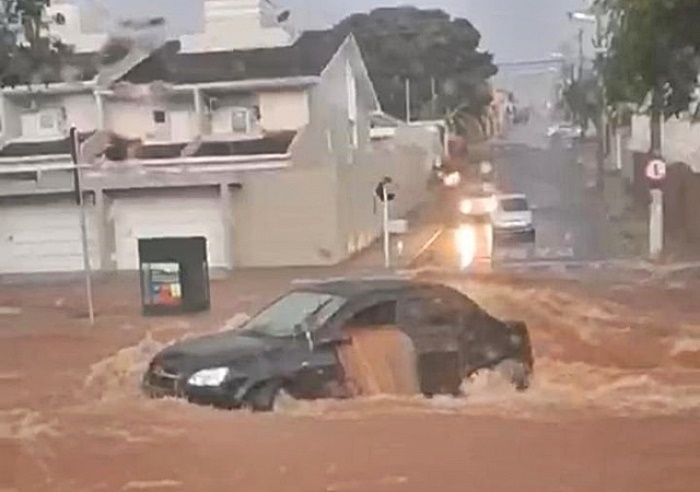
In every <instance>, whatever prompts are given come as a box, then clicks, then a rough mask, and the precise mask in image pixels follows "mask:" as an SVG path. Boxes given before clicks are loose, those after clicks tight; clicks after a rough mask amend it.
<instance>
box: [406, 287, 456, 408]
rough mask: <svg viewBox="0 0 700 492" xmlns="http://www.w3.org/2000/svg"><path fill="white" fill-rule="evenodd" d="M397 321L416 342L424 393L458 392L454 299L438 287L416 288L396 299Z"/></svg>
mask: <svg viewBox="0 0 700 492" xmlns="http://www.w3.org/2000/svg"><path fill="white" fill-rule="evenodd" d="M397 321H398V324H399V326H400V327H401V328H402V329H403V330H404V331H405V332H406V333H407V334H408V335H409V336H410V337H411V339H412V340H413V343H414V345H415V348H416V353H417V356H418V373H419V377H420V384H421V390H422V391H423V393H425V394H428V395H433V394H438V393H449V394H458V393H459V387H460V385H461V382H462V367H463V354H462V350H461V347H460V343H459V335H460V333H461V328H460V317H459V311H458V310H457V309H455V306H454V303H453V300H452V299H450V297H449V296H446V295H444V292H441V291H440V290H438V289H433V288H426V289H418V290H415V291H413V292H411V293H410V294H408V295H406V296H405V297H404V298H403V299H401V301H400V302H399V305H398V309H397Z"/></svg>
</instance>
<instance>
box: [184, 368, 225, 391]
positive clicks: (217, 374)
mask: <svg viewBox="0 0 700 492" xmlns="http://www.w3.org/2000/svg"><path fill="white" fill-rule="evenodd" d="M228 373H229V369H228V367H215V368H212V369H203V370H201V371H197V372H195V373H194V374H193V375H192V376H190V378H189V379H188V380H187V384H189V385H191V386H209V387H213V386H219V385H221V383H223V382H224V380H225V379H226V376H228Z"/></svg>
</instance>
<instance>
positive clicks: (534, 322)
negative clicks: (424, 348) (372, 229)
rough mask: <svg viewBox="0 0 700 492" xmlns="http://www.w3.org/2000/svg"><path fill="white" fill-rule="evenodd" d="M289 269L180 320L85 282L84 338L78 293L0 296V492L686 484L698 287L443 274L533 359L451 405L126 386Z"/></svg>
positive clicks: (692, 465) (694, 456)
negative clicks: (186, 397)
mask: <svg viewBox="0 0 700 492" xmlns="http://www.w3.org/2000/svg"><path fill="white" fill-rule="evenodd" d="M295 275H297V273H296V272H290V273H289V276H288V277H285V276H277V277H274V276H272V275H269V276H268V278H261V276H259V275H258V276H254V277H251V278H250V279H246V278H245V276H244V275H242V277H243V278H241V277H239V278H238V279H237V280H236V281H233V280H227V281H222V282H216V283H215V284H214V285H213V294H214V301H215V303H214V305H215V306H219V308H218V309H215V310H214V312H213V313H212V314H211V315H207V316H205V317H195V318H189V319H169V318H164V319H142V318H140V317H139V316H138V314H137V313H135V312H134V311H135V308H134V307H133V304H132V301H134V299H131V298H130V297H129V296H130V295H133V294H129V292H128V289H127V288H126V287H127V286H128V283H125V284H124V285H109V286H107V285H102V286H100V291H101V292H102V296H101V298H99V299H98V306H99V311H98V312H99V313H101V314H100V315H99V317H98V319H99V322H98V326H97V327H96V328H94V329H92V330H90V329H88V328H81V329H75V327H74V326H75V323H76V318H75V316H76V312H79V306H80V302H81V300H80V297H79V289H77V288H76V289H75V291H74V295H70V294H71V293H69V295H66V289H60V288H58V287H53V288H52V287H41V288H36V287H35V288H26V289H25V288H22V289H20V288H16V287H15V288H13V289H12V291H11V292H10V291H9V290H8V291H4V292H2V294H1V295H0V298H1V299H2V303H0V304H2V305H3V306H14V307H16V308H19V309H18V310H16V311H13V313H14V314H8V315H3V317H2V319H1V322H2V324H3V327H4V328H3V330H2V332H1V336H2V344H1V345H0V352H1V354H0V361H1V362H0V364H1V366H0V386H1V387H2V391H1V392H0V395H1V396H0V400H1V402H0V403H1V405H0V406H2V408H3V410H2V414H1V417H0V418H1V422H2V423H1V424H0V433H1V435H2V438H3V445H2V447H1V448H0V453H1V456H0V463H2V466H3V467H6V468H5V469H3V470H1V472H2V473H0V476H2V477H5V478H4V480H5V483H2V486H3V487H5V489H6V490H22V491H25V490H26V491H34V490H36V491H39V490H51V491H60V490H202V489H207V490H231V489H232V488H241V489H244V490H251V491H268V490H269V491H273V490H274V491H276V490H289V491H297V490H298V491H312V490H318V491H345V490H347V491H351V490H358V491H370V490H372V491H374V490H377V491H383V490H404V491H422V490H427V489H429V488H430V487H433V488H434V487H435V486H436V484H439V486H440V490H455V491H457V490H464V486H465V485H464V484H468V483H478V484H479V487H478V489H479V490H483V491H491V490H493V491H502V490H509V489H513V488H517V489H518V490H523V491H533V492H534V491H538V492H540V491H564V490H576V491H589V490H590V491H601V490H635V491H654V492H657V491H663V490H669V491H671V490H673V491H685V490H687V491H693V490H695V489H696V484H697V483H698V480H700V461H699V460H700V458H699V457H700V439H699V438H698V436H699V435H700V419H698V417H700V312H698V311H697V310H694V311H693V310H690V309H687V306H688V305H692V303H693V302H695V303H697V301H698V300H700V298H698V296H700V289H698V282H697V280H695V281H691V282H687V285H685V286H681V285H679V284H678V282H676V283H674V284H673V288H670V287H669V286H668V285H666V284H664V283H663V282H658V283H653V282H650V283H647V284H645V285H638V286H635V285H627V286H625V285H620V284H618V285H602V284H597V285H595V286H592V285H589V284H587V283H585V282H579V281H569V280H567V281H564V280H557V279H536V278H533V279H523V278H509V277H505V276H504V275H499V276H490V277H484V278H479V279H476V278H473V279H467V278H465V277H454V276H453V277H451V278H446V279H443V280H444V281H446V282H447V283H449V284H451V285H453V286H455V287H457V288H459V289H460V290H462V291H464V292H467V293H468V294H469V295H471V296H472V297H473V298H474V299H475V300H476V301H477V302H479V303H480V304H481V305H483V306H484V307H485V308H486V309H487V310H489V311H490V312H491V313H492V314H494V315H496V316H499V317H503V318H505V319H512V318H516V319H517V318H520V319H524V320H525V321H526V322H527V323H528V326H529V329H530V331H531V335H532V338H533V345H534V350H535V357H536V359H535V360H536V363H535V377H534V380H533V384H532V387H531V388H530V389H529V390H528V391H526V392H523V393H518V392H516V391H514V390H513V389H512V388H511V387H510V385H507V384H506V383H505V382H504V381H502V380H500V379H499V378H498V377H497V376H496V375H495V374H494V373H489V372H484V373H479V374H477V375H476V376H474V377H473V378H472V379H471V380H469V381H465V383H464V391H465V394H466V396H465V397H463V398H452V397H435V398H433V399H425V398H423V397H388V396H387V397H382V396H379V397H372V398H368V399H359V400H348V401H331V400H329V401H317V402H308V401H295V400H292V399H291V398H288V397H287V398H284V399H283V401H282V403H281V409H280V410H279V411H278V412H276V413H274V414H266V415H260V414H256V415H254V414H250V413H248V412H245V411H239V412H224V411H217V410H213V409H209V408H202V407H196V406H192V405H188V404H186V403H183V402H180V401H175V400H161V401H156V400H148V399H145V398H144V397H142V396H141V395H140V394H139V391H138V380H139V377H140V375H141V373H142V371H143V369H144V367H145V364H146V363H147V361H148V360H149V358H150V357H151V356H152V355H153V354H154V353H155V352H156V351H157V350H158V349H159V348H161V347H162V346H163V344H165V343H167V342H169V341H172V340H176V339H181V338H183V337H187V336H192V335H195V334H201V333H202V332H205V331H212V330H215V329H217V328H218V327H220V326H221V325H222V323H223V322H224V321H225V320H227V319H229V320H231V318H232V317H233V318H234V319H233V320H232V321H231V323H234V324H235V323H236V322H237V320H241V319H244V316H243V315H242V314H241V313H250V312H251V311H253V310H254V309H255V308H256V307H258V306H260V305H262V304H264V302H265V300H266V299H267V298H269V297H272V296H274V295H275V294H276V293H277V292H279V291H280V290H283V289H284V288H285V285H288V282H289V280H290V277H293V276H295ZM251 283H252V284H253V285H251ZM681 287H682V288H681ZM679 289H681V290H679ZM243 291H245V292H248V293H251V292H255V293H259V294H257V295H250V294H249V295H248V296H247V297H244V296H242V295H241V293H242V292H243ZM631 293H633V294H634V295H630V294H631ZM108 294H109V295H108ZM115 299H120V300H119V301H116V300H115ZM225 299H239V301H238V302H237V303H233V304H235V305H232V303H230V302H229V303H228V304H226V303H225V302H223V301H224V300H225ZM217 301H218V302H217ZM645 306H647V307H645ZM29 307H31V310H29V309H28V308H29ZM236 314H238V316H235V315H236ZM77 323H79V324H82V323H83V321H80V320H78V321H77ZM18 368H19V369H18Z"/></svg>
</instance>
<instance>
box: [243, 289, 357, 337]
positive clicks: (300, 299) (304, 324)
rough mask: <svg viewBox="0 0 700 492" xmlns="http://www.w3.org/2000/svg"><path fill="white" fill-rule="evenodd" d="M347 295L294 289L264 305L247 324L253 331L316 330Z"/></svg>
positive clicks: (274, 334) (291, 332)
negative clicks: (341, 295) (296, 290)
mask: <svg viewBox="0 0 700 492" xmlns="http://www.w3.org/2000/svg"><path fill="white" fill-rule="evenodd" d="M345 301H346V300H345V298H343V297H339V296H333V295H330V294H323V293H319V292H292V293H290V294H287V295H286V296H284V297H282V298H280V299H278V300H277V301H276V302H274V303H273V304H271V305H269V306H268V307H267V308H265V309H263V310H262V311H261V312H260V313H258V314H257V315H256V316H255V317H253V318H252V319H251V320H250V321H248V322H247V323H246V324H245V326H244V327H243V329H244V330H248V331H250V332H252V333H256V334H261V335H266V336H271V337H288V336H292V335H294V334H295V333H298V332H299V331H300V330H303V329H308V330H314V329H315V328H316V327H318V326H320V325H322V324H323V323H325V322H326V320H328V318H330V317H331V315H333V313H335V312H336V311H337V310H338V309H339V308H340V307H341V306H342V305H343V304H344V303H345Z"/></svg>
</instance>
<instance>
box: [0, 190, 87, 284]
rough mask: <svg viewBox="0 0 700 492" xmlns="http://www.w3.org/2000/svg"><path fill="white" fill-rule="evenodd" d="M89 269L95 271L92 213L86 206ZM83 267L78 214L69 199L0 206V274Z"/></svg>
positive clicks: (66, 270) (57, 270)
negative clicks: (90, 267) (91, 267)
mask: <svg viewBox="0 0 700 492" xmlns="http://www.w3.org/2000/svg"><path fill="white" fill-rule="evenodd" d="M86 209H87V212H88V213H87V218H88V221H87V223H88V239H89V246H90V253H91V255H90V256H91V260H92V266H93V268H99V265H98V263H97V262H98V259H99V252H98V249H97V241H96V238H97V234H96V232H95V225H96V223H95V220H94V211H93V208H92V206H91V205H88V204H86ZM82 268H83V247H82V241H81V236H80V215H79V210H78V208H77V206H76V205H75V204H74V203H73V202H71V201H70V200H65V201H51V202H42V203H32V204H17V203H13V204H10V203H3V204H0V273H38V272H71V271H78V270H82Z"/></svg>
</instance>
